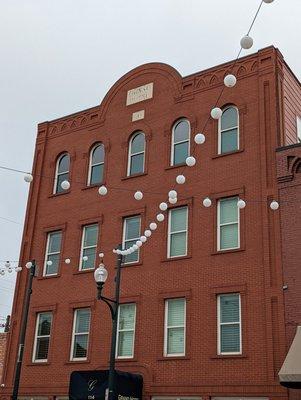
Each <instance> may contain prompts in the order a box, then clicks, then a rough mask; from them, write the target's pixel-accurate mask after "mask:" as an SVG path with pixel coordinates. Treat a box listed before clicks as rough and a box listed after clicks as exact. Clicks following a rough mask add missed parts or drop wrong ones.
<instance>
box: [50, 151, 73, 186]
mask: <svg viewBox="0 0 301 400" xmlns="http://www.w3.org/2000/svg"><path fill="white" fill-rule="evenodd" d="M69 167H70V156H69V154H68V153H64V154H62V155H61V156H60V157H59V158H58V160H57V162H56V169H55V180H54V188H53V193H61V192H64V189H63V188H62V186H61V183H62V182H63V181H69Z"/></svg>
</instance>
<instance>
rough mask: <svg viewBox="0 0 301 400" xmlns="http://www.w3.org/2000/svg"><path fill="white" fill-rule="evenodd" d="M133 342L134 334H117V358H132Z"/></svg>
mask: <svg viewBox="0 0 301 400" xmlns="http://www.w3.org/2000/svg"><path fill="white" fill-rule="evenodd" d="M133 340H134V332H133V331H132V332H119V336H118V353H117V354H118V356H119V357H126V356H127V357H132V356H133Z"/></svg>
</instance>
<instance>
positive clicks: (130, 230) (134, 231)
mask: <svg viewBox="0 0 301 400" xmlns="http://www.w3.org/2000/svg"><path fill="white" fill-rule="evenodd" d="M139 237H140V217H132V218H126V219H125V240H128V239H136V240H137V239H138V238H139Z"/></svg>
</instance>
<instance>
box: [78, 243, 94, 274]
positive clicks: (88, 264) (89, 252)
mask: <svg viewBox="0 0 301 400" xmlns="http://www.w3.org/2000/svg"><path fill="white" fill-rule="evenodd" d="M84 256H87V257H88V260H87V261H85V260H82V266H81V269H82V270H83V269H92V268H95V261H96V247H92V248H88V249H84V251H83V257H84Z"/></svg>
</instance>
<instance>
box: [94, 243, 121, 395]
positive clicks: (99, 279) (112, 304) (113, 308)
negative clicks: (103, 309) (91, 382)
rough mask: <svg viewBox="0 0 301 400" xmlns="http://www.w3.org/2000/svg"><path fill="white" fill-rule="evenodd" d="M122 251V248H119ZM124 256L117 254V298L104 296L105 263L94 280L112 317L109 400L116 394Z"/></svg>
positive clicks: (95, 274) (98, 295)
mask: <svg viewBox="0 0 301 400" xmlns="http://www.w3.org/2000/svg"><path fill="white" fill-rule="evenodd" d="M118 248H119V249H120V248H121V246H118ZM122 260H123V256H122V254H118V253H117V263H116V277H115V298H114V299H109V298H107V297H104V296H103V295H102V289H103V286H104V284H105V282H106V280H107V278H108V271H107V270H106V267H105V265H104V264H103V263H101V264H100V265H99V267H98V268H97V269H96V270H95V272H94V279H95V282H96V285H97V300H102V301H103V302H104V303H106V304H107V306H108V307H109V309H110V312H111V317H112V338H111V355H110V368H109V382H108V383H109V392H108V400H114V397H115V396H114V394H115V356H116V337H117V321H118V308H119V294H120V273H121V265H122Z"/></svg>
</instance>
